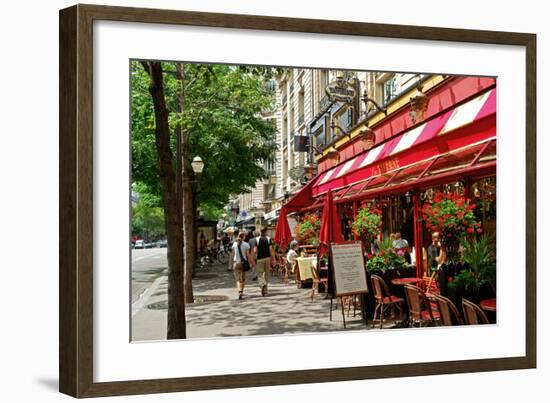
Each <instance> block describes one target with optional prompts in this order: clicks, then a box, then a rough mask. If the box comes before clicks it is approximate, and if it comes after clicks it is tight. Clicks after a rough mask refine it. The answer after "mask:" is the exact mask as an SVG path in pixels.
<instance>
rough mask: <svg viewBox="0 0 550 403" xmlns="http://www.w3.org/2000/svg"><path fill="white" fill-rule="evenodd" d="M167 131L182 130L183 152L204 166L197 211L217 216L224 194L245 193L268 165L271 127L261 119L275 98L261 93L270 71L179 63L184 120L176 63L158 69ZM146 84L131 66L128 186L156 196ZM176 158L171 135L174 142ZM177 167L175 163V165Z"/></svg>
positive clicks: (271, 153)
mask: <svg viewBox="0 0 550 403" xmlns="http://www.w3.org/2000/svg"><path fill="white" fill-rule="evenodd" d="M162 67H163V71H164V72H165V73H164V81H165V98H166V103H167V106H168V108H169V110H170V116H169V121H170V128H171V129H172V130H175V128H176V126H177V125H178V124H181V125H182V129H183V133H184V135H186V136H189V137H188V139H189V153H190V155H191V156H195V155H199V156H200V157H201V158H202V159H203V161H204V162H205V168H204V171H203V175H202V178H201V185H200V192H199V194H198V205H199V207H200V209H201V211H204V212H209V213H212V212H215V211H219V209H220V208H221V207H222V206H223V205H225V204H226V203H227V201H228V199H229V195H230V194H239V193H244V192H247V191H249V190H250V188H252V187H253V186H254V185H255V183H256V181H257V180H258V179H260V178H262V177H264V176H265V174H266V173H265V171H264V169H263V167H262V162H263V161H270V160H273V158H274V151H275V149H276V145H275V141H274V140H275V127H274V126H273V124H272V123H271V122H269V121H266V120H265V119H263V118H262V116H261V114H262V112H265V111H267V110H269V109H270V108H271V107H272V104H273V97H272V94H271V92H270V91H269V89H268V88H267V87H266V85H265V83H266V80H267V79H268V78H269V77H270V76H271V75H272V74H273V72H272V71H271V69H265V68H262V69H253V68H246V67H235V66H227V65H204V64H185V67H184V88H185V90H184V105H183V114H182V115H181V116H180V114H178V113H177V110H178V95H179V92H180V91H181V81H180V80H178V79H177V78H176V76H175V74H172V73H173V72H175V71H176V67H175V64H174V63H163V65H162ZM148 85H149V79H148V77H147V74H146V72H145V71H144V70H143V67H142V66H141V64H139V63H138V62H133V63H132V80H131V86H132V103H131V108H132V116H131V121H132V180H134V181H138V182H143V183H145V184H146V185H147V186H148V187H149V189H150V190H151V192H152V193H154V194H158V195H160V186H159V176H158V165H157V156H156V148H155V135H154V130H155V122H154V112H153V104H152V100H151V97H150V95H149V93H148V90H147V88H148ZM172 147H173V151H174V153H175V147H176V145H175V136H172ZM174 164H175V162H174Z"/></svg>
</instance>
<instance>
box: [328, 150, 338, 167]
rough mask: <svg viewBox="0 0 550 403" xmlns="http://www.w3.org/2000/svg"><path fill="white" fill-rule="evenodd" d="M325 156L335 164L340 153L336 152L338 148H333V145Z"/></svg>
mask: <svg viewBox="0 0 550 403" xmlns="http://www.w3.org/2000/svg"><path fill="white" fill-rule="evenodd" d="M327 157H328V159H329V160H331V161H332V162H333V164H337V163H338V161H339V160H340V154H338V150H337V149H336V148H334V146H332V147H330V149H329V150H328V151H327Z"/></svg>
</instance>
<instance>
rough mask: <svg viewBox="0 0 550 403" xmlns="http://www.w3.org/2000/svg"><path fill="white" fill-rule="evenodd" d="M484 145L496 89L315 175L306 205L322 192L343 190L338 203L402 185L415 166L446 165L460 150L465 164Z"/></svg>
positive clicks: (491, 135)
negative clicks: (451, 156) (362, 194)
mask: <svg viewBox="0 0 550 403" xmlns="http://www.w3.org/2000/svg"><path fill="white" fill-rule="evenodd" d="M493 140H494V141H493ZM488 141H491V142H492V143H494V146H495V147H496V88H495V89H491V90H489V91H486V92H484V93H482V94H481V95H479V96H477V97H476V98H473V99H471V100H469V101H467V102H466V103H464V104H462V105H459V106H457V107H456V108H454V109H451V110H448V111H446V112H443V113H442V114H440V115H439V116H436V117H435V118H433V119H431V120H429V121H426V122H424V123H422V124H420V125H418V126H416V127H414V128H412V129H410V130H407V131H406V132H404V133H402V134H400V135H398V136H396V137H394V138H392V139H390V140H388V141H386V142H384V143H382V144H380V145H378V146H376V147H374V148H372V149H370V150H368V151H365V152H363V153H361V154H359V155H357V156H355V157H354V158H351V159H350V160H348V161H344V162H342V163H340V164H339V165H338V166H336V167H334V168H332V169H330V170H328V171H326V172H323V173H321V174H320V175H319V177H318V179H316V180H315V183H314V184H313V186H312V199H313V198H317V197H318V196H320V195H322V194H324V193H326V192H327V191H328V190H336V189H346V190H345V191H344V192H342V193H340V192H338V194H337V196H336V197H335V201H336V202H340V201H341V200H343V199H348V198H350V197H352V196H353V195H355V194H358V193H364V192H365V191H367V190H368V191H369V193H370V191H371V190H373V189H377V188H380V187H388V186H389V185H390V184H395V183H396V180H400V181H403V180H404V179H403V177H405V176H407V175H408V176H409V177H411V178H412V177H416V178H417V179H418V176H419V175H420V174H421V173H422V170H420V171H419V172H417V171H416V170H417V169H422V168H420V167H421V166H422V167H423V169H427V164H429V163H431V162H432V161H433V160H435V161H437V160H439V163H442V162H443V161H447V162H449V158H448V156H449V155H454V154H457V155H459V154H460V153H461V152H463V150H469V151H467V152H466V154H467V155H468V156H467V157H466V156H465V158H470V157H471V155H472V152H474V155H475V151H476V147H479V148H477V151H481V147H483V146H484V145H485V144H486V143H487V142H488ZM471 147H473V149H472V148H471ZM470 162H472V161H471V158H470V160H469V161H468V163H470ZM478 162H479V161H475V164H477V163H478ZM434 164H436V165H435V167H430V168H429V169H430V170H432V168H437V164H438V162H434ZM457 166H458V165H454V168H456V167H457ZM451 168H452V167H451ZM400 178H401V179H400ZM311 182H313V181H311Z"/></svg>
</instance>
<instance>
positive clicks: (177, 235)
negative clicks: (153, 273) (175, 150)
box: [142, 62, 186, 339]
mask: <svg viewBox="0 0 550 403" xmlns="http://www.w3.org/2000/svg"><path fill="white" fill-rule="evenodd" d="M142 65H143V67H144V68H145V70H146V71H147V72H148V73H149V77H150V79H151V83H150V86H149V92H150V93H151V96H152V98H153V106H154V109H155V122H156V124H155V143H156V148H157V155H158V167H159V176H160V182H161V187H162V201H163V206H164V218H165V222H166V238H167V243H168V251H167V254H168V326H167V338H168V339H183V338H185V337H186V328H185V303H184V295H185V294H184V287H183V278H184V270H183V248H182V242H183V237H182V231H181V214H180V212H179V211H178V210H179V209H178V200H177V197H176V178H175V174H174V168H173V165H172V164H173V158H172V150H171V149H170V128H169V126H168V110H167V109H166V101H165V98H164V82H163V77H162V66H161V64H160V63H159V62H142Z"/></svg>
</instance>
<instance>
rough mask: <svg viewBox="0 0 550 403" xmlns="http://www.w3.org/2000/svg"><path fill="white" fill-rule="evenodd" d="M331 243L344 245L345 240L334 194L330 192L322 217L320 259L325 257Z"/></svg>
mask: <svg viewBox="0 0 550 403" xmlns="http://www.w3.org/2000/svg"><path fill="white" fill-rule="evenodd" d="M331 242H334V243H342V242H344V238H343V236H342V228H341V226H340V220H339V219H338V213H337V211H336V205H335V204H334V200H333V197H332V192H331V191H328V192H327V197H326V199H325V207H324V208H323V215H322V217H321V229H320V231H319V257H322V256H324V255H325V253H327V252H328V248H329V245H330V243H331Z"/></svg>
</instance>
